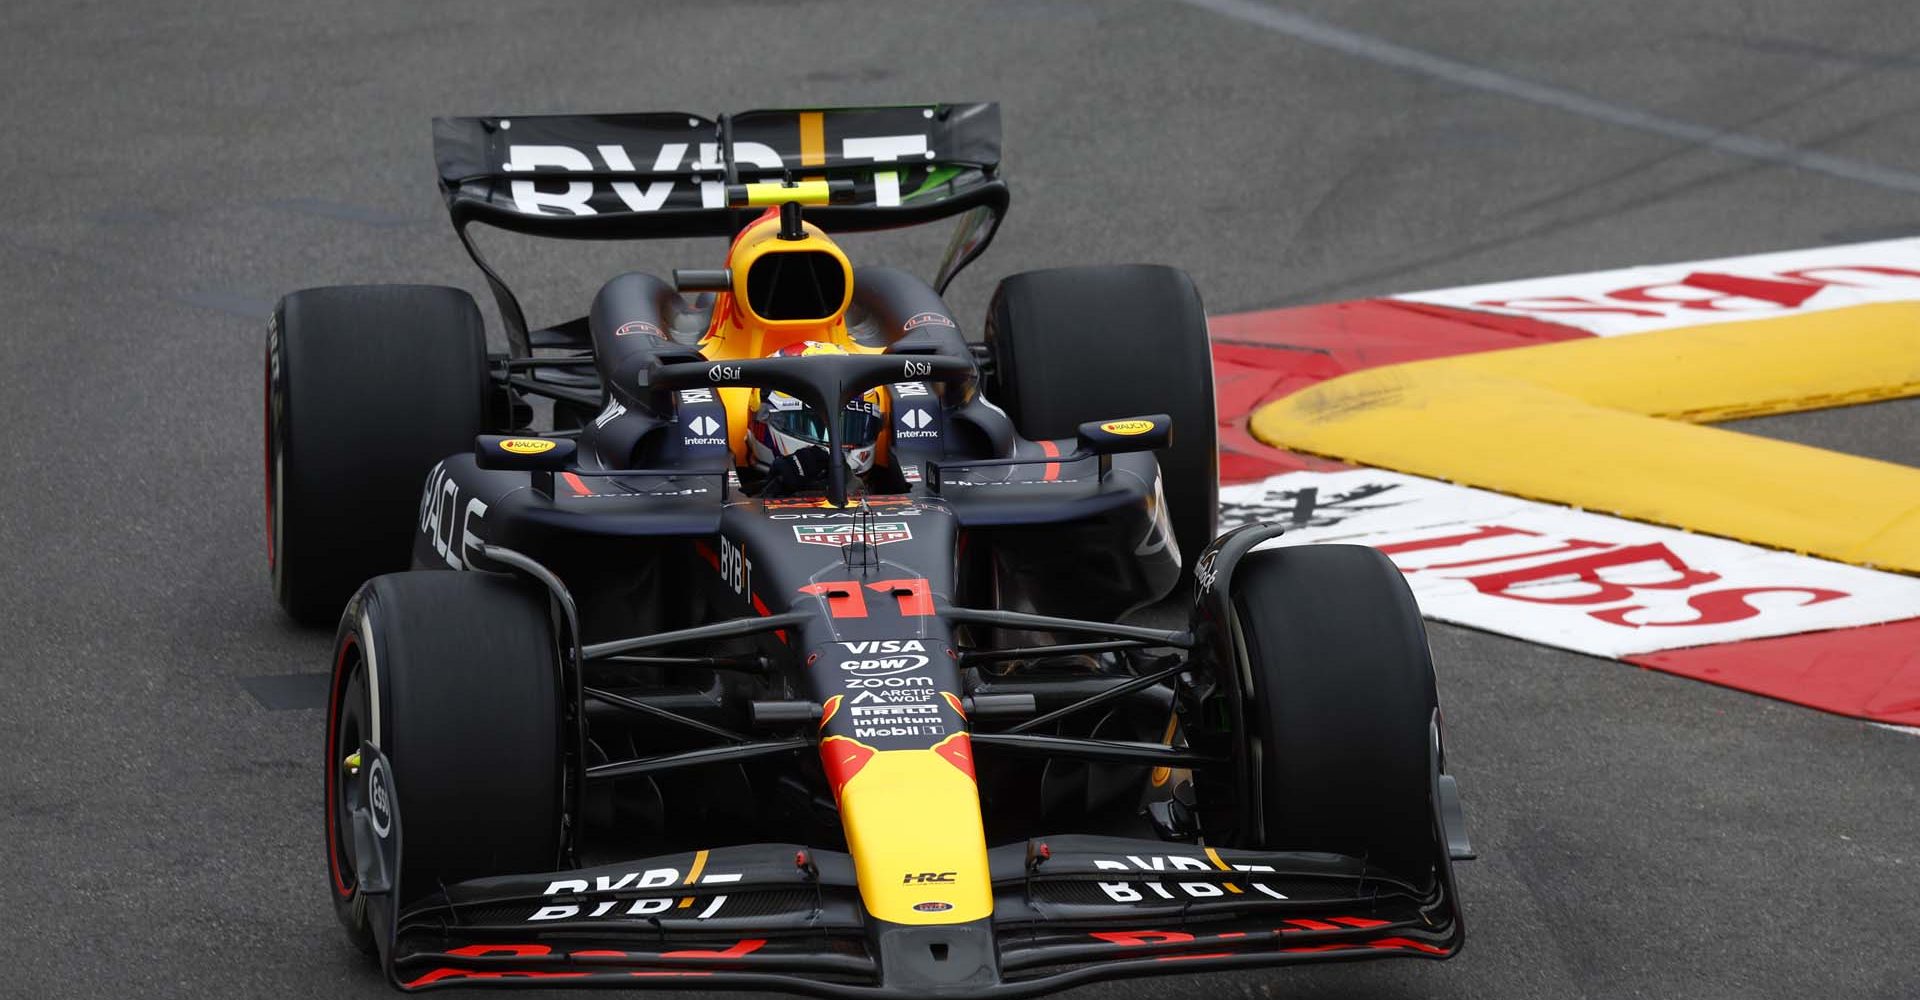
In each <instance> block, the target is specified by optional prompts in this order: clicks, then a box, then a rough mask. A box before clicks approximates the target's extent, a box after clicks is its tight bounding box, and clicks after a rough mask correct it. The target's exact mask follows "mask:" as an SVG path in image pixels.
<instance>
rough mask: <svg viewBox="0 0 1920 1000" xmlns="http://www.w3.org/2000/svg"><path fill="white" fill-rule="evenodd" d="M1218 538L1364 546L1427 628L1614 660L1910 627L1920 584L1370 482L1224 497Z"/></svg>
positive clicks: (1396, 476)
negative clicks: (1259, 524) (1409, 591)
mask: <svg viewBox="0 0 1920 1000" xmlns="http://www.w3.org/2000/svg"><path fill="white" fill-rule="evenodd" d="M1220 501H1221V507H1222V510H1221V527H1222V528H1226V527H1229V526H1231V525H1234V524H1239V523H1243V522H1246V521H1250V520H1265V521H1279V522H1281V523H1283V524H1287V523H1290V522H1291V524H1290V527H1289V529H1288V532H1287V534H1285V535H1283V536H1281V538H1280V539H1278V540H1277V541H1276V542H1275V543H1274V544H1275V545H1298V544H1307V543H1313V542H1348V543H1353V544H1359V545H1371V546H1373V547H1375V548H1378V549H1380V550H1381V551H1383V552H1385V553H1387V555H1388V556H1389V557H1390V558H1391V559H1393V561H1394V563H1395V564H1396V565H1398V566H1399V567H1400V569H1401V570H1402V571H1403V572H1405V573H1406V574H1407V582H1408V583H1409V584H1410V585H1411V586H1412V587H1413V594H1414V599H1415V600H1417V601H1418V602H1419V603H1420V612H1421V614H1423V615H1425V616H1426V617H1428V618H1432V619H1435V620H1438V621H1445V622H1452V623H1454V624H1457V625H1465V626H1467V627H1469V628H1478V629H1484V630H1486V631H1489V632H1496V633H1499V634H1501V635H1508V636H1512V637H1514V638H1516V639H1524V640H1527V641H1529V642H1537V643H1540V644H1541V645H1545V646H1555V647H1558V648H1560V649H1570V650H1573V651H1574V652H1578V653H1586V654H1588V655H1590V656H1603V657H1609V658H1614V659H1618V658H1621V657H1626V656H1632V655H1635V654H1640V653H1652V652H1658V651H1660V650H1667V649H1681V648H1685V647H1689V646H1704V645H1713V644H1718V643H1725V642H1738V641H1742V640H1747V639H1760V638H1767V637H1771V636H1782V635H1796V634H1799V633H1801V632H1815V631H1822V630H1826V629H1834V628H1851V627H1854V626H1859V625H1872V624H1877V623H1880V622H1888V621H1897V620H1902V619H1907V618H1912V617H1914V616H1915V613H1916V609H1920V579H1915V578H1912V577H1908V576H1903V575H1900V574H1896V573H1881V572H1876V571H1874V570H1868V569H1861V568H1859V567H1857V566H1847V565H1843V564H1841V563H1835V562H1829V561H1827V560H1824V559H1813V558H1809V557H1806V556H1799V555H1794V554H1792V553H1789V552H1777V551H1774V550H1772V549H1763V548H1759V547H1758V546H1753V545H1747V544H1744V543H1742V542H1735V541H1729V540H1727V539H1724V538H1713V537H1709V536H1706V535H1696V534H1692V533H1690V532H1685V531H1679V530H1676V529H1673V528H1662V527H1659V526H1657V525H1651V524H1643V523H1640V522H1638V521H1628V520H1625V519H1622V518H1617V517H1609V516H1606V515H1603V514H1594V513H1589V512H1586V511H1579V510H1574V509H1571V508H1567V507H1560V506H1555V505H1552V504H1544V503H1535V502H1533V501H1530V500H1521V499H1517V498H1515V497H1509V496H1503V495H1501V494H1498V493H1490V492H1488V491H1485V490H1477V489H1472V488H1469V487H1465V486H1454V485H1451V484H1448V483H1442V482H1439V481H1436V480H1432V479H1422V478H1420V477H1418V476H1408V475H1403V474H1401V473H1397V472H1387V471H1384V470H1379V469H1355V470H1351V471H1344V472H1293V473H1287V474H1285V475H1281V476H1274V477H1272V478H1270V479H1267V480H1266V481H1264V482H1260V483H1251V484H1246V485H1239V486H1226V487H1222V488H1221V490H1220Z"/></svg>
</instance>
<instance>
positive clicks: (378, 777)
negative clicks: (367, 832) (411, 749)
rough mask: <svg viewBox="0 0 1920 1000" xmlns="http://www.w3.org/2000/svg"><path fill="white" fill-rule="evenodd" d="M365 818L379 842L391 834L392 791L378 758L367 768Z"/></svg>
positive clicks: (383, 764)
mask: <svg viewBox="0 0 1920 1000" xmlns="http://www.w3.org/2000/svg"><path fill="white" fill-rule="evenodd" d="M367 816H368V817H369V818H370V819H372V820H373V832H374V833H375V834H377V835H378V836H379V837H380V839H381V840H385V839H387V834H389V833H392V832H393V791H392V790H391V789H389V788H388V787H387V768H386V765H385V762H384V761H382V760H381V759H380V758H378V757H375V758H374V759H373V766H371V767H369V768H367Z"/></svg>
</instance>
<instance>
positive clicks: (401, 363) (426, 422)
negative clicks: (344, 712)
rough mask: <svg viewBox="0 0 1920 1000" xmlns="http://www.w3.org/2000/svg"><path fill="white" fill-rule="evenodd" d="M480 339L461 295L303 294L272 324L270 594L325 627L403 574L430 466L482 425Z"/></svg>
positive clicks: (390, 289)
mask: <svg viewBox="0 0 1920 1000" xmlns="http://www.w3.org/2000/svg"><path fill="white" fill-rule="evenodd" d="M486 396H487V344H486V333H485V327H484V325H483V323H482V322H481V319H480V309H479V307H478V306H476V305H475V304H474V302H473V297H472V296H470V295H468V294H467V293H466V292H464V291H461V290H460V289H457V288H440V287H434V286H426V285H357V286H341V287H335V288H310V289H307V290H305V291H300V292H295V293H293V294H292V295H289V296H287V297H286V298H284V299H281V300H280V304H279V306H278V307H276V308H275V309H274V313H273V319H272V322H271V324H270V325H269V326H268V328H267V363H266V501H267V502H266V508H267V564H268V567H269V569H270V570H271V572H272V576H273V594H274V597H275V598H277V599H278V600H279V602H280V604H281V606H282V607H284V608H285V609H286V610H287V613H288V614H290V615H292V616H293V617H294V618H295V619H296V620H298V621H300V622H301V623H303V624H307V625H321V624H330V623H332V622H333V620H334V619H335V617H336V616H338V615H339V613H340V608H341V607H342V606H343V605H345V604H346V602H347V598H348V597H350V596H352V595H353V592H354V589H355V588H357V587H359V586H360V584H361V583H362V582H364V581H365V580H366V579H367V578H368V577H370V576H373V575H375V574H378V573H387V572H392V571H395V570H401V569H405V568H406V567H407V563H408V554H409V552H410V551H411V538H412V533H413V531H414V530H415V529H414V525H415V521H416V519H417V518H416V512H417V510H418V505H419V502H420V489H421V485H422V484H423V483H424V482H425V481H426V476H427V472H428V470H429V469H431V468H432V467H433V463H434V462H437V461H439V460H440V459H442V458H445V457H446V456H448V455H450V454H453V453H455V452H460V451H466V450H469V449H471V448H472V447H473V438H474V435H476V434H478V433H479V432H480V431H481V430H483V429H484V413H485V406H486Z"/></svg>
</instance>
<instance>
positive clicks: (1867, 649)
mask: <svg viewBox="0 0 1920 1000" xmlns="http://www.w3.org/2000/svg"><path fill="white" fill-rule="evenodd" d="M1626 661H1627V662H1628V663H1633V664H1637V665H1639V666H1642V667H1651V668H1652V669H1654V670H1659V671H1661V672H1663V673H1669V674H1676V675H1678V676H1681V677H1690V678H1692V679H1694V680H1698V681H1706V682H1707V683H1709V684H1718V685H1721V686H1722V687H1730V688H1734V689H1736V690H1740V691H1746V692H1749V693H1752V694H1757V695H1764V696H1766V697H1768V698H1778V699H1780V700H1781V701H1790V702H1793V703H1794V704H1796V705H1805V706H1807V707H1808V708H1817V709H1820V710H1821V711H1825V712H1835V713H1838V714H1840V715H1851V716H1853V717H1855V718H1860V719H1871V720H1873V721H1875V722H1885V723H1888V724H1891V725H1897V726H1920V618H1908V619H1906V620H1904V621H1897V622H1888V623H1886V624H1884V625H1868V626H1865V627H1862V628H1848V629H1836V630H1834V631H1831V632H1808V633H1804V634H1801V635H1787V636H1780V637H1778V638H1774V639H1749V640H1747V641H1745V642H1729V643H1723V644H1721V645H1718V646H1696V647H1693V648H1691V649H1672V650H1668V651H1666V652H1663V653H1645V654H1642V655H1639V656H1629V657H1627V658H1626Z"/></svg>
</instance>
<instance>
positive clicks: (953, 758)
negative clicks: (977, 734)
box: [933, 733, 973, 778]
mask: <svg viewBox="0 0 1920 1000" xmlns="http://www.w3.org/2000/svg"><path fill="white" fill-rule="evenodd" d="M933 752H934V753H937V754H939V755H940V756H942V757H945V758H946V759H947V763H949V764H952V765H953V766H954V767H957V768H959V769H960V772H961V773H962V774H965V775H966V776H967V777H969V778H972V777H973V741H972V740H970V739H968V738H967V734H966V733H954V734H953V735H952V736H949V737H947V738H946V739H944V740H941V741H940V742H938V743H935V744H934V745H933Z"/></svg>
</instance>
